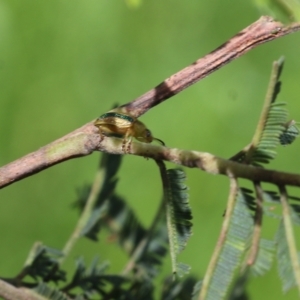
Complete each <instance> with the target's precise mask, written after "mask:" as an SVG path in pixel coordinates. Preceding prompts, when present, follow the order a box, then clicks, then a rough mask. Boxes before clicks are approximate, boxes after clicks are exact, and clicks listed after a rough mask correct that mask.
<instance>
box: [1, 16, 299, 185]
mask: <svg viewBox="0 0 300 300" xmlns="http://www.w3.org/2000/svg"><path fill="white" fill-rule="evenodd" d="M297 30H300V23H294V24H292V25H290V26H284V25H282V24H281V23H280V22H275V21H274V20H273V19H272V18H270V17H261V18H260V19H259V20H258V21H256V22H254V23H253V24H252V25H250V26H249V27H247V28H245V29H244V30H242V31H241V32H240V33H238V34H237V35H235V36H234V37H233V38H232V39H230V40H229V41H228V42H226V43H225V44H223V45H222V46H220V47H219V48H217V49H216V50H214V51H213V52H211V53H210V54H208V55H206V56H205V57H203V58H201V59H199V60H197V61H196V62H195V63H193V64H192V65H190V66H189V67H186V68H185V69H183V70H181V71H179V72H178V73H176V74H174V75H172V76H171V77H170V78H168V79H166V80H165V81H164V82H162V83H161V84H159V85H158V86H157V87H155V88H154V89H152V90H150V91H149V92H147V93H146V94H144V95H142V96H141V97H139V98H137V99H136V100H134V101H132V102H130V103H127V104H125V105H123V106H122V109H123V111H124V112H126V113H130V115H132V116H134V117H139V116H140V115H142V114H144V113H145V112H146V111H147V110H149V109H150V108H152V107H154V106H156V105H158V104H159V103H161V102H162V101H164V100H166V99H168V98H170V97H172V96H174V95H176V94H178V93H179V92H180V91H182V90H184V89H185V88H187V87H189V86H190V85H192V84H193V83H195V82H197V81H199V80H200V79H202V78H204V77H206V76H207V75H209V74H210V73H212V72H214V71H216V70H217V69H219V68H220V67H222V66H223V65H225V64H227V63H229V62H230V61H232V60H233V59H235V58H238V57H239V56H241V55H243V54H245V53H246V52H248V51H250V50H251V49H253V48H255V47H256V46H258V45H260V44H263V43H265V42H268V41H271V40H274V39H276V38H279V37H281V36H284V35H287V34H289V33H292V32H295V31H297ZM111 141H114V143H115V144H111V143H109V142H107V139H103V141H101V139H100V136H99V134H98V130H97V128H96V127H95V126H94V125H93V123H92V122H90V123H88V124H86V125H84V126H83V127H81V128H79V129H77V130H75V131H74V132H71V133H70V134H68V135H66V136H64V137H62V138H61V139H59V140H56V141H54V142H53V143H51V144H49V145H47V146H45V147H43V148H41V149H39V150H37V151H35V152H33V153H30V154H28V155H26V156H24V157H23V158H20V159H18V160H16V161H14V162H12V163H10V164H8V165H6V166H4V167H2V168H0V188H3V187H5V186H7V185H10V184H12V183H13V182H16V181H18V180H21V179H22V178H25V177H28V176H30V175H32V174H35V173H38V172H40V171H42V170H44V169H46V168H49V167H51V166H53V165H55V164H57V163H60V162H62V161H65V160H68V159H71V158H75V157H80V156H85V155H89V154H91V153H92V152H93V151H96V150H100V151H106V152H110V153H116V154H117V153H118V154H123V153H122V152H120V145H119V143H118V141H117V140H116V139H111ZM148 146H150V145H147V147H148ZM117 147H118V148H117ZM141 147H142V146H141ZM150 149H153V148H151V147H150ZM148 152H149V151H148V150H147V149H146V151H145V153H144V154H139V153H137V155H144V156H147V153H148ZM132 153H133V154H134V152H132ZM159 155H160V154H158V156H159ZM154 156H155V155H154ZM160 158H161V157H159V158H158V159H160ZM163 159H168V158H167V156H166V157H164V158H163ZM179 160H180V159H179ZM174 162H175V163H176V159H175V161H174ZM179 163H180V162H179ZM231 163H233V162H231ZM183 165H186V166H189V163H188V162H187V163H186V164H184V163H183ZM243 167H244V170H245V172H246V170H247V169H248V168H247V167H246V166H243ZM254 169H255V168H254ZM223 171H224V170H223ZM226 171H227V170H225V173H222V172H221V173H222V174H226ZM252 173H253V172H252ZM257 173H259V172H257ZM235 175H236V176H237V174H235ZM244 175H245V174H244ZM295 176H296V175H295ZM241 177H243V176H241ZM244 178H247V177H244ZM276 178H277V179H278V177H276ZM251 179H253V178H251ZM277 179H276V180H277ZM258 180H260V181H269V182H273V181H271V178H269V177H268V180H264V179H261V178H260V179H258ZM292 181H293V185H298V184H299V182H300V181H299V179H298V178H297V180H296V181H295V180H294V179H293V180H292ZM282 183H285V184H290V183H288V182H286V181H284V182H282Z"/></svg>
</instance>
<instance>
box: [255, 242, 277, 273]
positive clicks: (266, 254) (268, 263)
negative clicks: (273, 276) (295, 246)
mask: <svg viewBox="0 0 300 300" xmlns="http://www.w3.org/2000/svg"><path fill="white" fill-rule="evenodd" d="M274 252H275V243H274V241H271V240H266V239H261V240H260V242H259V250H258V255H257V258H256V261H255V264H254V265H253V266H251V269H250V270H251V273H252V274H253V275H255V276H262V275H264V274H265V273H266V272H267V271H269V270H270V269H271V267H272V263H273V260H274Z"/></svg>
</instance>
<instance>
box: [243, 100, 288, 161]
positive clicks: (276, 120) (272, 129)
mask: <svg viewBox="0 0 300 300" xmlns="http://www.w3.org/2000/svg"><path fill="white" fill-rule="evenodd" d="M287 116H288V113H287V110H286V109H285V103H279V102H277V103H272V104H270V106H269V111H268V116H267V118H266V121H265V123H264V127H263V130H262V134H261V137H260V140H259V142H258V144H257V146H256V147H255V149H254V151H252V152H251V158H250V157H249V156H248V160H250V161H251V163H252V164H253V165H256V166H261V164H262V163H265V164H267V163H269V162H270V160H271V159H274V158H275V156H276V151H275V150H276V148H277V146H278V144H279V139H280V137H281V136H282V134H283V132H284V131H285V127H284V124H285V123H286V121H287Z"/></svg>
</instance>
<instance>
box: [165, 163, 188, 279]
mask: <svg viewBox="0 0 300 300" xmlns="http://www.w3.org/2000/svg"><path fill="white" fill-rule="evenodd" d="M166 178H167V180H166V182H165V183H164V184H165V186H164V199H165V204H166V214H167V227H168V236H169V243H170V252H171V262H172V270H173V274H174V275H175V274H178V275H179V276H182V275H183V274H186V273H188V272H189V269H190V268H189V266H187V265H185V264H182V263H178V262H177V255H178V254H179V253H180V252H181V251H182V250H183V249H184V248H185V246H186V244H187V240H188V239H189V237H190V236H191V234H192V230H191V229H192V222H191V221H190V220H191V219H192V212H191V208H190V206H189V201H188V193H187V186H186V185H185V183H184V181H185V178H186V177H185V174H184V172H183V171H182V170H179V169H170V170H167V172H166Z"/></svg>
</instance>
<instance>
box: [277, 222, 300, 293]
mask: <svg viewBox="0 0 300 300" xmlns="http://www.w3.org/2000/svg"><path fill="white" fill-rule="evenodd" d="M275 241H276V243H277V260H278V273H279V277H280V279H281V281H282V289H283V291H284V292H287V291H288V290H289V289H291V288H292V287H294V286H295V285H296V281H295V276H294V272H293V267H292V261H291V257H290V255H289V245H288V243H287V238H286V234H285V229H284V225H283V222H281V223H280V226H279V228H278V230H277V233H276V237H275ZM298 256H299V255H298ZM298 259H299V258H298Z"/></svg>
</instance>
